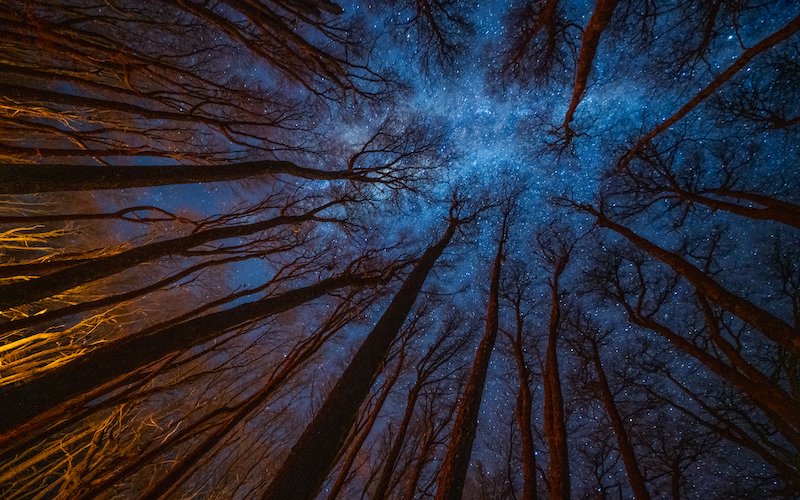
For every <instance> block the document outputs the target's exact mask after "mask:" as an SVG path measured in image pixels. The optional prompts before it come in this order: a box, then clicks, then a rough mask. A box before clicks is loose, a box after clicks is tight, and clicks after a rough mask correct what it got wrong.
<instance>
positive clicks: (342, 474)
mask: <svg viewBox="0 0 800 500" xmlns="http://www.w3.org/2000/svg"><path fill="white" fill-rule="evenodd" d="M404 354H405V353H401V354H400V359H399V360H398V362H397V366H396V367H395V370H394V372H392V374H391V376H390V377H389V379H388V380H387V381H386V383H385V384H384V387H383V390H382V391H381V394H380V396H379V397H378V401H376V402H375V406H374V408H372V410H371V411H370V413H369V416H368V417H367V421H366V423H365V424H364V425H363V426H361V428H359V429H358V432H359V433H358V436H356V439H355V440H354V442H353V443H352V444H351V445H350V450H349V451H348V452H347V454H346V455H345V457H344V460H342V467H341V469H340V470H339V475H338V476H337V477H336V481H334V483H333V486H331V491H330V492H329V493H328V500H336V497H338V496H339V493H341V492H342V488H344V487H345V485H347V482H348V479H347V476H349V475H350V469H351V468H352V467H353V463H355V461H356V457H358V452H359V451H361V447H362V446H364V441H366V440H367V437H368V436H369V433H370V431H371V430H372V427H373V426H374V425H375V421H376V420H377V419H378V415H379V414H380V412H381V408H383V404H384V403H385V402H386V398H388V397H389V393H390V392H391V390H392V387H394V383H395V382H397V378H398V377H399V376H400V373H401V372H402V371H403V361H404V358H405V356H404Z"/></svg>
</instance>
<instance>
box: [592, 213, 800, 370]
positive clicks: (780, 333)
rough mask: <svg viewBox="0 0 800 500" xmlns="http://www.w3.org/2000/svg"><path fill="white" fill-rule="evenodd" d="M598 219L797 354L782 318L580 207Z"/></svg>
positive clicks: (794, 336) (798, 345) (797, 338)
mask: <svg viewBox="0 0 800 500" xmlns="http://www.w3.org/2000/svg"><path fill="white" fill-rule="evenodd" d="M582 210H584V211H587V212H589V213H591V214H592V215H594V216H595V217H596V218H597V223H598V225H599V226H600V227H607V228H609V229H611V230H612V231H614V232H615V233H617V234H619V235H620V236H622V237H624V238H625V239H626V240H628V241H629V242H631V243H633V245H635V246H636V247H637V248H639V249H640V250H642V251H644V252H646V253H648V254H650V255H651V256H653V257H655V258H656V259H658V260H660V261H661V262H663V263H664V264H666V265H668V266H669V267H671V268H672V270H673V271H675V272H676V273H677V274H678V275H679V276H681V277H683V278H684V279H685V280H686V281H688V282H689V283H690V284H691V285H692V286H693V287H694V288H695V290H697V292H698V293H700V294H702V295H703V296H705V297H706V298H707V299H708V300H710V301H711V302H712V303H714V304H716V305H718V306H720V307H721V308H723V309H726V310H728V311H730V312H731V313H733V314H734V315H736V316H738V317H739V318H741V319H742V320H744V321H745V322H747V323H749V324H750V325H752V326H753V327H754V328H755V329H757V330H759V331H760V332H761V333H762V334H764V336H765V337H767V338H769V339H770V340H772V341H773V342H775V343H776V344H778V345H780V346H782V347H784V348H786V349H787V350H788V351H790V352H792V353H795V354H798V353H800V335H798V332H797V330H796V329H795V328H792V327H791V326H790V325H789V324H788V323H786V322H785V321H783V320H782V319H780V318H778V317H776V316H773V315H772V314H771V313H770V312H769V311H766V310H765V309H762V308H760V307H758V306H757V305H755V304H753V303H752V302H750V301H749V300H747V299H745V298H743V297H739V296H737V295H735V294H733V293H731V292H729V291H728V290H727V289H725V288H724V287H722V285H720V284H719V283H717V282H716V281H714V279H713V278H711V277H709V276H708V275H706V274H705V273H704V272H703V271H701V270H700V269H698V268H696V267H695V266H693V265H692V264H690V263H689V262H687V261H686V260H684V259H683V258H681V257H680V256H679V255H677V254H675V253H672V252H670V251H668V250H664V249H663V248H661V247H660V246H658V245H656V244H654V243H652V242H651V241H649V240H647V239H645V238H643V237H641V236H639V235H638V234H636V233H635V232H633V231H632V230H630V229H629V228H627V227H625V226H623V225H621V224H618V223H616V222H614V221H612V220H611V219H609V218H608V217H606V215H605V214H604V213H603V212H601V211H599V210H597V209H595V208H593V207H583V208H582Z"/></svg>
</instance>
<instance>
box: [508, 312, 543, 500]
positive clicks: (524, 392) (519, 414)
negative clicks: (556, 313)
mask: <svg viewBox="0 0 800 500" xmlns="http://www.w3.org/2000/svg"><path fill="white" fill-rule="evenodd" d="M520 306H521V304H520V302H515V303H514V308H515V311H514V312H515V316H516V327H517V332H516V338H514V339H513V342H512V349H513V354H514V363H515V364H516V366H517V376H518V377H519V389H518V391H517V401H516V404H515V406H514V417H515V419H516V421H517V427H519V437H520V445H521V447H522V500H536V497H537V495H538V491H537V486H536V446H535V442H534V439H533V429H532V428H531V425H532V424H533V393H532V392H531V386H530V384H529V383H528V378H529V376H530V370H528V366H527V364H526V363H525V351H524V350H523V348H522V342H523V340H522V336H523V327H524V325H523V318H522V311H521V310H520Z"/></svg>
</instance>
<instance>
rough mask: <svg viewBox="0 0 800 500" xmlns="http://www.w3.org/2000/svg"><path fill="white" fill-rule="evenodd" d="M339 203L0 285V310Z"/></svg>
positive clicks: (298, 220) (299, 219)
mask: <svg viewBox="0 0 800 500" xmlns="http://www.w3.org/2000/svg"><path fill="white" fill-rule="evenodd" d="M339 203H340V202H337V201H333V202H329V203H325V204H323V205H320V206H319V207H316V208H314V209H312V210H309V211H308V212H306V213H304V214H300V215H279V216H277V217H273V218H271V219H267V220H264V221H259V222H253V223H250V224H241V225H234V226H223V227H215V228H211V229H206V230H203V231H199V232H196V233H193V234H190V235H187V236H182V237H179V238H173V239H170V240H164V241H157V242H154V243H149V244H146V245H142V246H140V247H136V248H131V249H130V250H125V251H123V252H120V253H118V254H115V255H110V256H108V257H98V258H96V259H93V260H90V261H88V262H84V263H82V264H78V265H76V266H72V267H69V268H67V269H62V270H60V271H56V272H54V273H51V274H48V275H45V276H42V277H40V278H35V279H32V280H29V281H19V282H16V283H11V284H9V285H3V286H0V310H2V309H8V308H12V307H16V306H19V305H22V304H27V303H30V302H34V301H36V300H40V299H44V298H47V297H50V296H53V295H56V294H58V293H61V292H63V291H65V290H69V289H70V288H74V287H77V286H80V285H83V284H86V283H89V282H91V281H94V280H98V279H101V278H105V277H108V276H111V275H114V274H117V273H119V272H122V271H124V270H126V269H129V268H131V267H134V266H136V265H139V264H142V263H144V262H150V261H152V260H156V259H159V258H162V257H166V256H169V255H177V254H180V253H181V252H184V251H187V250H190V249H192V248H194V247H197V246H200V245H204V244H206V243H210V242H212V241H216V240H222V239H227V238H238V237H243V236H248V235H251V234H255V233H258V232H261V231H267V230H269V229H272V228H275V227H279V226H285V225H291V224H302V223H303V222H308V221H313V220H323V219H321V218H320V217H319V216H318V215H317V214H318V213H319V212H321V211H323V210H325V209H326V208H330V207H332V206H334V205H338V204H339Z"/></svg>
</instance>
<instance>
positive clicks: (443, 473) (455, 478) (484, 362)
mask: <svg viewBox="0 0 800 500" xmlns="http://www.w3.org/2000/svg"><path fill="white" fill-rule="evenodd" d="M507 225H508V216H507V215H506V216H505V217H504V219H503V222H502V227H501V236H500V238H499V239H498V242H497V253H496V254H495V258H494V264H493V265H492V275H491V278H490V285H489V302H488V305H487V306H486V329H485V331H484V334H483V338H482V339H481V342H480V344H479V346H478V351H477V352H476V353H475V360H474V361H473V363H472V368H471V369H470V374H469V378H468V379H467V385H466V387H465V388H464V394H463V395H462V397H461V401H462V402H461V404H460V405H459V409H458V413H457V414H456V421H455V423H454V424H453V429H452V431H451V438H450V444H449V446H448V448H447V454H446V455H445V458H444V461H443V462H442V466H441V468H440V470H439V478H438V484H437V489H436V499H437V500H460V499H461V493H462V491H463V489H464V481H465V480H466V478H467V469H469V457H470V455H471V454H472V444H473V442H474V441H475V431H476V429H477V427H478V414H479V413H480V408H481V399H482V398H483V388H484V385H485V383H486V374H487V372H488V371H489V360H490V359H491V356H492V350H493V349H494V344H495V341H496V340H497V331H498V308H499V294H500V272H501V268H502V265H503V259H504V255H503V253H504V252H503V248H504V246H505V242H506V238H507V233H508V226H507Z"/></svg>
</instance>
